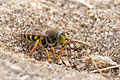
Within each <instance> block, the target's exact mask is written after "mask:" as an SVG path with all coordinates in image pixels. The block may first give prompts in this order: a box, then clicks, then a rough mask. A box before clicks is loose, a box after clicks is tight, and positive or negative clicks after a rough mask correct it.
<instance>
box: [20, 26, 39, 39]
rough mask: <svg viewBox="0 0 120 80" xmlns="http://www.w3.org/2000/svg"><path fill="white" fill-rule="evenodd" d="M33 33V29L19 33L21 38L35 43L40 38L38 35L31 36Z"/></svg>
mask: <svg viewBox="0 0 120 80" xmlns="http://www.w3.org/2000/svg"><path fill="white" fill-rule="evenodd" d="M33 32H35V29H32V28H24V29H23V31H22V32H21V33H22V34H21V35H22V37H24V38H25V39H28V40H31V41H36V40H38V39H39V38H40V36H39V35H35V34H32V33H33ZM36 34H37V33H36Z"/></svg>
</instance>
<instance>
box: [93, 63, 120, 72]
mask: <svg viewBox="0 0 120 80" xmlns="http://www.w3.org/2000/svg"><path fill="white" fill-rule="evenodd" d="M117 67H120V64H119V65H116V66H110V67H107V68H102V69H99V70H100V71H104V70H108V69H113V68H117ZM99 70H93V71H91V73H95V72H99Z"/></svg>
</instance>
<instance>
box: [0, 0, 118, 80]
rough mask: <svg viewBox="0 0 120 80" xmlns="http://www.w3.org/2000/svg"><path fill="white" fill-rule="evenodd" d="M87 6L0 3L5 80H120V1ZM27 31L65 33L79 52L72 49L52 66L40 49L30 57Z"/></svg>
mask: <svg viewBox="0 0 120 80" xmlns="http://www.w3.org/2000/svg"><path fill="white" fill-rule="evenodd" d="M88 1H89V2H88ZM88 1H87V0H86V2H88V3H89V4H87V5H86V4H84V3H81V2H79V0H57V1H54V0H0V70H1V71H0V80H120V70H119V67H120V66H119V64H120V54H119V53H120V28H119V26H120V1H119V0H103V1H102V0H101V1H100V0H88ZM24 27H39V28H41V27H42V28H44V29H48V28H54V29H56V28H57V29H59V30H60V31H66V32H68V33H69V36H68V37H69V38H70V39H71V40H74V41H76V40H77V42H76V43H75V45H76V46H77V51H76V49H75V46H73V45H72V44H70V46H67V47H68V48H66V49H65V50H64V53H63V55H62V56H60V58H59V60H58V61H56V60H54V59H53V57H52V55H51V61H52V62H51V63H48V61H47V58H46V54H45V50H44V47H42V46H41V45H39V47H37V50H35V51H34V54H33V55H32V56H31V57H28V56H27V54H28V53H29V52H30V50H31V49H32V47H33V46H34V43H35V42H31V41H28V40H25V39H23V38H21V37H19V36H16V33H19V32H20V31H21V30H22V29H23V28H24ZM116 66H117V67H116ZM106 68H107V69H106ZM101 69H102V70H101Z"/></svg>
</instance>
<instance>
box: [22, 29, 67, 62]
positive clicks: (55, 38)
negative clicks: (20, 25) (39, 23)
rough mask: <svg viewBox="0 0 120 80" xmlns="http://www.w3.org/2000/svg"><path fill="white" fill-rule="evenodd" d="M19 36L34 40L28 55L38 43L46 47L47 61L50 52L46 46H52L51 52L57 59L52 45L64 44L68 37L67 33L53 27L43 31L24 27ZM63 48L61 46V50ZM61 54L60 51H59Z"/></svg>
mask: <svg viewBox="0 0 120 80" xmlns="http://www.w3.org/2000/svg"><path fill="white" fill-rule="evenodd" d="M21 36H22V37H24V38H25V39H28V40H31V41H36V42H35V45H34V47H33V49H32V50H31V51H30V53H29V54H28V56H31V55H32V53H33V51H34V50H35V49H36V48H37V46H38V44H39V43H40V44H42V45H43V46H44V47H45V48H46V53H47V57H48V61H49V62H50V54H49V51H48V47H51V48H52V52H53V53H52V54H53V57H54V59H57V56H56V55H55V51H54V47H56V46H57V45H59V44H60V45H64V44H66V43H67V42H68V41H69V39H68V38H67V33H66V32H64V31H63V32H59V31H57V30H55V29H48V30H46V31H44V30H43V29H41V28H30V27H27V28H24V29H23V30H22V31H21ZM63 50H64V48H62V51H63ZM61 54H62V53H61Z"/></svg>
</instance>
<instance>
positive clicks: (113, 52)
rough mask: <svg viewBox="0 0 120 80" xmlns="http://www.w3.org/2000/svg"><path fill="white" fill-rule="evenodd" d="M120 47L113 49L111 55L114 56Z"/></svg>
mask: <svg viewBox="0 0 120 80" xmlns="http://www.w3.org/2000/svg"><path fill="white" fill-rule="evenodd" d="M119 49H120V46H118V47H117V48H116V50H115V51H112V53H111V55H110V57H112V56H113V55H114V54H115V53H116V52H117V51H118V50H119Z"/></svg>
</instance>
